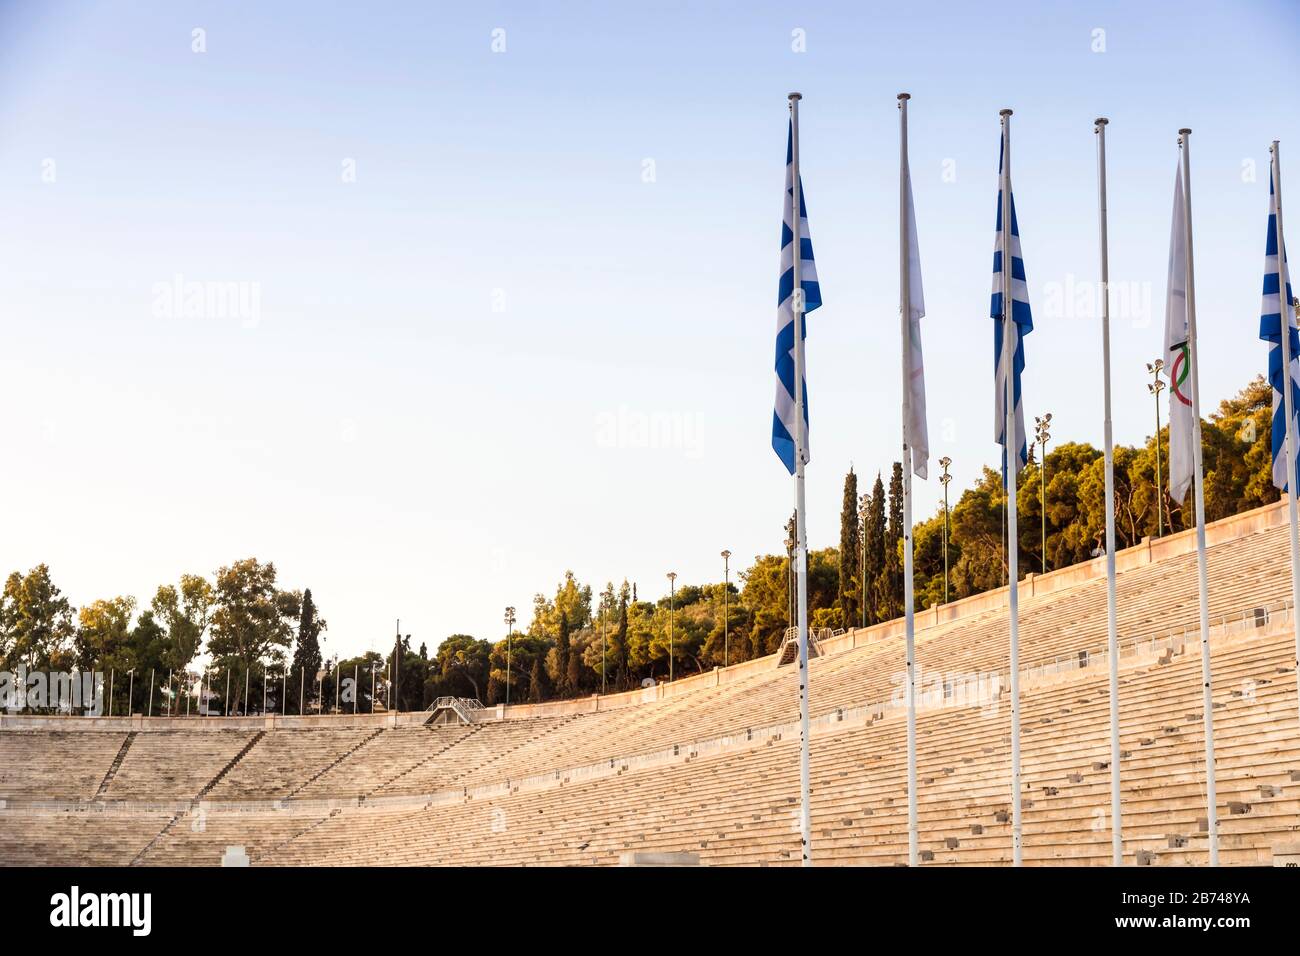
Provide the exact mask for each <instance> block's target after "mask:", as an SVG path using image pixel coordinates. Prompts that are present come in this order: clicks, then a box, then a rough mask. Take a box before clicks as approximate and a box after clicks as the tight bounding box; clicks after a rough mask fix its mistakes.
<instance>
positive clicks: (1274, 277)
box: [1259, 163, 1300, 490]
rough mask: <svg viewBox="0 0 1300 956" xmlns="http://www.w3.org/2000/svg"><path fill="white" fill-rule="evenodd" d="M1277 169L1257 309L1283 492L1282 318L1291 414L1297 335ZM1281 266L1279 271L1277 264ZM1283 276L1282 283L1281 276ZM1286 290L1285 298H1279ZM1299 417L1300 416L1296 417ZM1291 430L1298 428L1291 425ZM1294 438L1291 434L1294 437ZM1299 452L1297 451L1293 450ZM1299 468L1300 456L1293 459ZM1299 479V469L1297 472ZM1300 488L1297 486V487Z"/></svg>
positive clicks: (1298, 394) (1299, 360)
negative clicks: (1281, 237)
mask: <svg viewBox="0 0 1300 956" xmlns="http://www.w3.org/2000/svg"><path fill="white" fill-rule="evenodd" d="M1275 175H1276V165H1275V164H1273V163H1270V169H1269V177H1268V238H1267V239H1266V240H1265V241H1264V300H1263V302H1262V304H1261V306H1260V317H1259V337H1260V338H1261V339H1263V340H1264V341H1266V342H1268V343H1270V345H1269V350H1268V381H1269V384H1270V385H1272V386H1273V484H1274V485H1276V486H1277V487H1278V488H1281V489H1284V490H1285V489H1286V487H1287V476H1286V451H1285V445H1284V442H1285V441H1286V411H1285V409H1286V405H1285V403H1284V402H1283V401H1282V378H1283V376H1282V316H1284V315H1285V316H1286V318H1287V327H1288V328H1287V331H1288V333H1289V334H1288V335H1287V338H1288V339H1290V347H1291V369H1290V372H1291V374H1290V376H1289V377H1290V379H1291V411H1292V414H1293V415H1294V414H1295V413H1296V412H1297V411H1300V333H1297V331H1296V319H1295V309H1293V308H1292V307H1291V302H1292V301H1293V298H1292V293H1291V276H1290V274H1289V271H1288V270H1287V264H1286V248H1285V246H1284V247H1283V249H1282V253H1281V255H1278V248H1277V199H1276V197H1275V195H1274V192H1273V182H1274V176H1275ZM1279 262H1280V263H1281V266H1282V268H1281V271H1280V272H1279V270H1278V263H1279ZM1284 275H1285V276H1286V278H1285V280H1284V279H1283V278H1282V276H1284ZM1283 289H1285V290H1286V298H1285V299H1283V297H1282V296H1281V295H1280V294H1279V293H1280V292H1281V290H1283ZM1297 417H1300V416H1297ZM1294 422H1295V419H1293V424H1292V427H1293V428H1296V427H1298V426H1297V424H1295V423H1294ZM1293 434H1294V433H1293ZM1295 451H1300V449H1295ZM1296 465H1298V466H1300V454H1297V455H1296ZM1296 474H1297V477H1300V467H1298V468H1297V469H1296ZM1297 487H1300V486H1297Z"/></svg>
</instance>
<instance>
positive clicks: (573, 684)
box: [568, 647, 582, 697]
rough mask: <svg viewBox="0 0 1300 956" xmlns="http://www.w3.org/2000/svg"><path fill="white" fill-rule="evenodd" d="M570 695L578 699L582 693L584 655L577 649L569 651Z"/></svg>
mask: <svg viewBox="0 0 1300 956" xmlns="http://www.w3.org/2000/svg"><path fill="white" fill-rule="evenodd" d="M568 679H569V693H570V694H572V695H573V696H574V697H577V696H578V695H579V694H581V693H582V655H581V654H579V653H578V649H577V648H576V647H574V648H571V649H570V651H569V673H568Z"/></svg>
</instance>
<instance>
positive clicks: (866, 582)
mask: <svg viewBox="0 0 1300 956" xmlns="http://www.w3.org/2000/svg"><path fill="white" fill-rule="evenodd" d="M862 510H863V515H864V520H863V528H862V534H863V539H864V541H865V542H866V559H865V562H864V565H863V569H862V581H863V585H862V587H863V589H864V592H863V593H864V597H865V600H866V602H867V623H868V624H876V623H878V622H880V621H883V620H884V619H885V610H884V601H883V596H882V594H881V590H880V581H881V579H882V577H883V575H884V572H885V531H886V529H885V485H884V483H883V482H882V481H881V480H880V473H879V472H877V473H876V483H875V484H874V485H873V486H872V488H871V498H870V501H868V502H867V504H866V506H865V507H864V508H863V509H862Z"/></svg>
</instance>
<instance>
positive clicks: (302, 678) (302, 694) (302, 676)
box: [298, 666, 307, 717]
mask: <svg viewBox="0 0 1300 956" xmlns="http://www.w3.org/2000/svg"><path fill="white" fill-rule="evenodd" d="M306 706H307V668H306V667H305V666H304V667H299V668H298V716H299V717H301V716H302V715H303V713H305V711H304V710H303V708H304V707H306Z"/></svg>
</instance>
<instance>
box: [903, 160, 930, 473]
mask: <svg viewBox="0 0 1300 956" xmlns="http://www.w3.org/2000/svg"><path fill="white" fill-rule="evenodd" d="M903 181H904V183H905V186H906V188H905V195H906V196H907V280H908V281H907V285H908V290H907V301H908V305H909V307H910V308H909V311H910V312H911V315H909V316H908V317H907V337H908V341H909V344H910V345H911V358H912V367H911V370H910V372H909V376H908V378H909V380H908V381H907V382H906V383H904V386H903V387H904V388H906V389H907V390H908V402H909V409H910V412H911V415H910V418H911V420H910V421H909V422H908V423H907V434H906V435H904V436H903V440H904V441H906V442H907V444H908V446H909V447H910V448H911V449H912V471H914V472H915V473H916V476H917V477H918V478H921V479H922V480H924V479H925V478H926V477H927V475H928V474H929V470H930V469H929V463H930V435H929V430H928V429H927V427H926V422H925V361H924V359H923V358H922V356H921V319H922V317H923V316H924V315H925V292H924V290H923V289H922V288H921V245H920V242H919V241H918V240H917V237H916V206H915V205H913V203H912V171H911V168H910V166H909V165H908V161H907V157H906V156H904V157H903Z"/></svg>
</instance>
